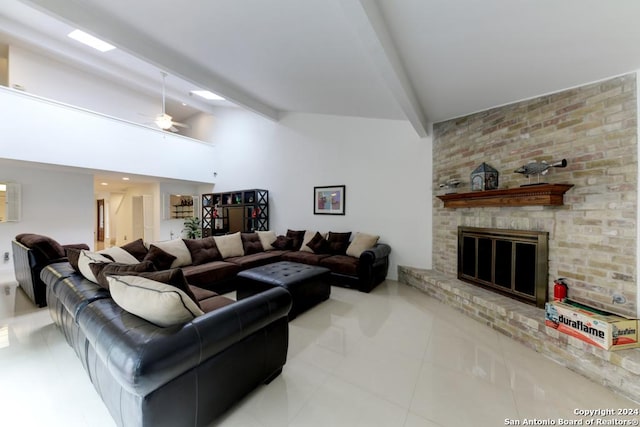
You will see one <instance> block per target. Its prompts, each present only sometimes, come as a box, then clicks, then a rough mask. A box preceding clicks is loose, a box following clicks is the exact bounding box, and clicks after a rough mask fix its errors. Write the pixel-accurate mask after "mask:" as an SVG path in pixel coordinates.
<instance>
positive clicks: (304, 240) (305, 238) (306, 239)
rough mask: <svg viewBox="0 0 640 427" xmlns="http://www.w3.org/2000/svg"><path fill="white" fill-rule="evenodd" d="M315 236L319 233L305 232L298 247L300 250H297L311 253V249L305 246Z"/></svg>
mask: <svg viewBox="0 0 640 427" xmlns="http://www.w3.org/2000/svg"><path fill="white" fill-rule="evenodd" d="M316 234H319V233H318V232H317V231H312V230H307V231H305V232H304V236H303V237H302V245H300V248H299V249H298V250H299V251H303V252H313V249H311V248H310V247H309V246H307V243H309V242H310V241H311V239H313V238H314V237H315V236H316ZM321 236H322V235H321Z"/></svg>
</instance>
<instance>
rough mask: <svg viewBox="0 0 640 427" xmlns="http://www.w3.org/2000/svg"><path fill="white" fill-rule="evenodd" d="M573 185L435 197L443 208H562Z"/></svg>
mask: <svg viewBox="0 0 640 427" xmlns="http://www.w3.org/2000/svg"><path fill="white" fill-rule="evenodd" d="M571 187H573V184H538V185H528V186H525V187H516V188H507V189H498V190H488V191H472V192H470V193H453V194H444V195H442V196H437V197H438V199H440V200H442V201H443V202H444V207H445V208H473V207H492V206H535V205H537V206H562V205H563V204H564V193H566V192H567V190H569V189H570V188H571Z"/></svg>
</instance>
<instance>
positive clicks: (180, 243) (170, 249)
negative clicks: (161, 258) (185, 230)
mask: <svg viewBox="0 0 640 427" xmlns="http://www.w3.org/2000/svg"><path fill="white" fill-rule="evenodd" d="M153 245H154V246H157V247H159V248H160V249H162V250H163V251H165V252H166V253H168V254H171V255H173V256H174V257H176V259H174V260H173V262H172V263H171V267H170V268H176V267H183V266H185V265H191V264H193V259H192V258H191V252H189V248H187V245H186V244H185V243H184V240H182V239H174V240H166V241H164V242H153Z"/></svg>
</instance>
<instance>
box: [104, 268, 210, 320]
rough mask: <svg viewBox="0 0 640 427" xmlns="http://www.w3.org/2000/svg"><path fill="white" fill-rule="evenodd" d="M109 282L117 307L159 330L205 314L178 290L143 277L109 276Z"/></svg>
mask: <svg viewBox="0 0 640 427" xmlns="http://www.w3.org/2000/svg"><path fill="white" fill-rule="evenodd" d="M107 280H108V281H109V289H110V291H111V296H112V297H113V300H114V301H115V302H116V304H118V305H119V306H120V307H122V308H123V309H124V310H126V311H128V312H129V313H132V314H135V315H136V316H138V317H142V318H143V319H145V320H147V321H149V322H151V323H154V324H156V325H158V326H161V327H169V326H173V325H179V324H182V323H186V322H188V321H191V320H193V319H195V318H196V317H198V316H201V315H203V314H204V312H203V311H202V310H201V309H200V307H198V306H197V305H196V303H195V302H193V300H192V299H191V298H189V296H187V294H185V293H184V292H182V291H181V290H180V289H178V288H176V287H175V286H172V285H167V284H165V283H160V282H156V281H154V280H150V279H147V278H144V277H140V276H109V277H108V278H107Z"/></svg>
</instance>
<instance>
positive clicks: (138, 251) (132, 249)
mask: <svg viewBox="0 0 640 427" xmlns="http://www.w3.org/2000/svg"><path fill="white" fill-rule="evenodd" d="M120 247H121V248H122V249H124V250H125V251H127V252H129V253H130V254H131V255H133V256H134V257H135V258H136V259H137V260H138V261H142V260H143V259H144V257H145V256H146V255H147V252H149V250H148V249H147V247H146V246H145V245H144V242H143V241H142V239H138V240H134V241H133V242H129V243H127V244H126V245H124V246H120Z"/></svg>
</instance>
